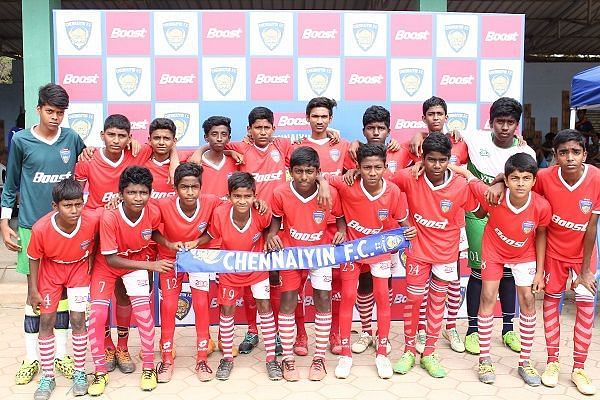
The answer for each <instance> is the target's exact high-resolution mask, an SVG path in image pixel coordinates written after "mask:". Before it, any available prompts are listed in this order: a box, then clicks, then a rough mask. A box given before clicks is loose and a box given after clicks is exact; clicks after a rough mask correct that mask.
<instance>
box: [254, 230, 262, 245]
mask: <svg viewBox="0 0 600 400" xmlns="http://www.w3.org/2000/svg"><path fill="white" fill-rule="evenodd" d="M261 236H262V233H260V232H256V234H254V236H252V243H256V242H257V241H258V239H260V237H261Z"/></svg>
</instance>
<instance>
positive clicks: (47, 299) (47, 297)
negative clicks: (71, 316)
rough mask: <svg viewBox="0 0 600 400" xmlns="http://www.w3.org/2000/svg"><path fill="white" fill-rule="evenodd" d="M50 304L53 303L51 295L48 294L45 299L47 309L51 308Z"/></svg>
mask: <svg viewBox="0 0 600 400" xmlns="http://www.w3.org/2000/svg"><path fill="white" fill-rule="evenodd" d="M50 303H51V302H50V295H49V294H47V295H46V296H45V297H44V304H45V305H46V307H50Z"/></svg>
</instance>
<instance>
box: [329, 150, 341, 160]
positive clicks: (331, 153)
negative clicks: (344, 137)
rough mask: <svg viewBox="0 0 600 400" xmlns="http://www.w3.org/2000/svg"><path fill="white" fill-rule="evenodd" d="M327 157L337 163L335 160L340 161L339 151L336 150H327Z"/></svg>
mask: <svg viewBox="0 0 600 400" xmlns="http://www.w3.org/2000/svg"><path fill="white" fill-rule="evenodd" d="M329 157H331V159H332V160H333V161H336V162H337V160H339V159H340V151H339V150H338V149H331V150H329Z"/></svg>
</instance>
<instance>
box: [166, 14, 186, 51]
mask: <svg viewBox="0 0 600 400" xmlns="http://www.w3.org/2000/svg"><path fill="white" fill-rule="evenodd" d="M189 27H190V24H189V23H187V22H185V21H167V22H164V23H163V33H164V34H165V39H166V40H167V43H168V44H169V46H171V48H172V49H173V50H175V51H177V50H179V49H180V48H181V46H183V44H184V43H185V39H186V38H187V34H188V29H189Z"/></svg>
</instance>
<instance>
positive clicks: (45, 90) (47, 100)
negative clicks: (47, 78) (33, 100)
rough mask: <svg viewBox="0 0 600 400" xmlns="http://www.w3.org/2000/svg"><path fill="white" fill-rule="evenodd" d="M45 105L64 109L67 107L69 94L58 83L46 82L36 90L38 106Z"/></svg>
mask: <svg viewBox="0 0 600 400" xmlns="http://www.w3.org/2000/svg"><path fill="white" fill-rule="evenodd" d="M45 105H49V106H53V107H56V108H60V109H62V110H66V109H67V108H69V94H68V93H67V91H66V90H65V89H64V88H63V87H62V86H60V85H57V84H55V83H48V84H47V85H44V86H41V87H40V89H39V91H38V107H42V106H45Z"/></svg>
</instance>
